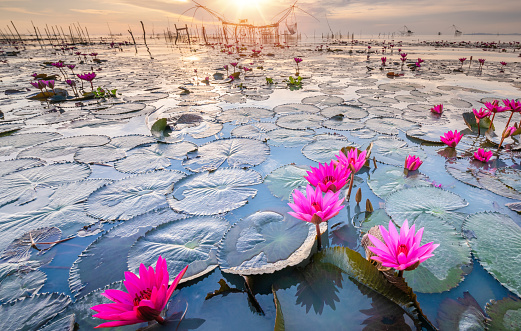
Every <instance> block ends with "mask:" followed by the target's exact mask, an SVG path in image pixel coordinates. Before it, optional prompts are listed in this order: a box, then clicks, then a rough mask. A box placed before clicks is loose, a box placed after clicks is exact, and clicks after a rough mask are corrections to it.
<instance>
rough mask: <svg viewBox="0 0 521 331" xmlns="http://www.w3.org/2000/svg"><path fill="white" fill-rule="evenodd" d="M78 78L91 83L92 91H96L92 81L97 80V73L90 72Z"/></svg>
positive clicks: (79, 75)
mask: <svg viewBox="0 0 521 331" xmlns="http://www.w3.org/2000/svg"><path fill="white" fill-rule="evenodd" d="M76 76H78V78H79V79H81V80H85V81H87V82H89V83H90V87H91V89H92V91H94V85H93V84H92V81H93V80H94V78H96V73H95V72H88V73H86V74H77V75H76Z"/></svg>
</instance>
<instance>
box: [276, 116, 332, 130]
mask: <svg viewBox="0 0 521 331" xmlns="http://www.w3.org/2000/svg"><path fill="white" fill-rule="evenodd" d="M324 119H325V118H324V117H323V116H320V115H316V114H310V113H300V114H291V115H285V116H281V117H279V119H278V120H277V122H276V123H277V125H278V126H280V127H282V128H286V129H292V130H306V129H318V128H320V127H321V126H322V124H321V123H322V121H323V120H324Z"/></svg>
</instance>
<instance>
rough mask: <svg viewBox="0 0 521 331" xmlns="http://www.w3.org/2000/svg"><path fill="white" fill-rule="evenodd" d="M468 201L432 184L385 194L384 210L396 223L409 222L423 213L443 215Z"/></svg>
mask: <svg viewBox="0 0 521 331" xmlns="http://www.w3.org/2000/svg"><path fill="white" fill-rule="evenodd" d="M467 205H468V203H467V201H465V200H464V199H462V198H461V197H460V196H458V195H456V194H454V193H452V192H449V191H445V190H443V189H440V188H437V187H434V186H425V187H423V186H420V187H412V188H407V189H403V190H400V191H396V192H394V193H392V194H389V195H388V196H387V199H386V201H385V210H386V212H387V214H389V216H391V217H392V218H393V220H395V221H396V222H397V223H399V224H401V223H403V221H405V220H406V219H407V220H409V223H412V222H414V220H415V219H416V218H417V217H419V216H420V215H423V214H429V215H433V216H437V217H443V216H444V215H446V214H447V213H449V211H452V210H455V209H459V208H463V207H465V206H467Z"/></svg>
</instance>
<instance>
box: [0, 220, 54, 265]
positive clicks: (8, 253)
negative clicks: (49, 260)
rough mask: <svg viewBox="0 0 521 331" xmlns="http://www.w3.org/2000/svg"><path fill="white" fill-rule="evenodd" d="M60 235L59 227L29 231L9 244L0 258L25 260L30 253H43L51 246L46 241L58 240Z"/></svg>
mask: <svg viewBox="0 0 521 331" xmlns="http://www.w3.org/2000/svg"><path fill="white" fill-rule="evenodd" d="M61 235H62V233H61V231H60V229H58V228H56V227H48V228H41V229H37V230H33V231H30V232H28V233H26V234H24V235H23V236H22V237H20V238H18V239H16V240H15V241H13V242H12V243H11V244H9V246H7V248H6V249H5V251H4V252H3V253H2V259H5V260H7V261H25V260H28V259H29V258H30V257H31V253H38V254H43V253H45V251H47V250H48V249H50V248H51V247H52V246H53V245H52V244H47V243H49V242H55V241H58V240H60V238H61ZM42 243H44V244H42Z"/></svg>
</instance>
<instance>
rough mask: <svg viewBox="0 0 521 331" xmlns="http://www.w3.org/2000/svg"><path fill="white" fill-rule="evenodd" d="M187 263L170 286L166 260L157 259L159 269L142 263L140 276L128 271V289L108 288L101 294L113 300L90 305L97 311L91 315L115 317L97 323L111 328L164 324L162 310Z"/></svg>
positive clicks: (126, 281) (126, 284) (103, 317)
mask: <svg viewBox="0 0 521 331" xmlns="http://www.w3.org/2000/svg"><path fill="white" fill-rule="evenodd" d="M187 269H188V266H186V267H185V268H184V269H183V270H181V272H180V273H179V274H178V275H177V277H176V278H175V279H174V281H173V283H172V285H170V287H168V280H169V275H168V269H167V266H166V260H165V259H163V258H162V257H161V256H159V258H158V259H157V264H156V270H155V272H154V269H153V268H152V266H150V267H148V268H146V267H145V265H144V264H143V263H141V265H140V266H139V277H138V276H137V275H135V274H134V273H132V272H129V271H127V272H125V281H124V282H123V284H124V285H125V287H126V288H127V291H128V292H124V291H120V290H110V289H109V290H105V292H103V293H102V294H101V295H103V296H104V297H106V298H108V299H109V300H111V301H113V303H105V304H101V305H96V306H94V307H91V309H92V310H94V311H96V312H97V314H94V315H92V316H93V317H97V318H100V319H104V320H112V322H106V323H102V324H100V325H98V326H97V327H96V328H110V327H117V326H122V325H130V324H136V323H143V322H147V321H153V320H156V321H158V322H159V323H163V322H164V319H163V317H161V315H160V314H161V312H162V311H163V309H164V308H165V306H166V304H167V303H168V301H169V300H170V297H171V296H172V293H174V290H175V288H176V287H177V284H179V281H180V280H181V278H183V275H184V274H185V272H186V270H187Z"/></svg>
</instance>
